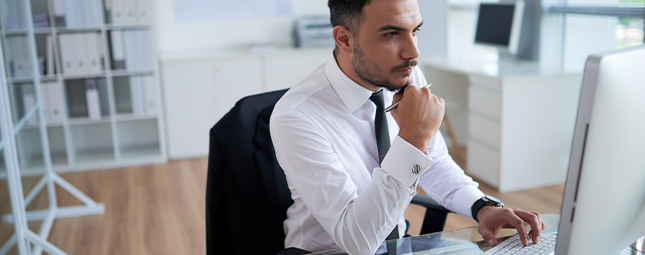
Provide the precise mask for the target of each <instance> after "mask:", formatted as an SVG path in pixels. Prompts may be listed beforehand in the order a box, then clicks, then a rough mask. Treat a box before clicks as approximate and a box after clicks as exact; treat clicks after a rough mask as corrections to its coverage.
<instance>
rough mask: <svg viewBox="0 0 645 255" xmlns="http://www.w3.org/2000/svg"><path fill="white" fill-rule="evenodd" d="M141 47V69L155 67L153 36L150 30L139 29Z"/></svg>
mask: <svg viewBox="0 0 645 255" xmlns="http://www.w3.org/2000/svg"><path fill="white" fill-rule="evenodd" d="M139 39H140V41H139V43H138V45H139V49H140V52H141V54H140V57H141V69H144V70H152V69H153V68H154V63H153V58H154V56H153V55H152V37H151V35H150V30H147V29H143V30H139Z"/></svg>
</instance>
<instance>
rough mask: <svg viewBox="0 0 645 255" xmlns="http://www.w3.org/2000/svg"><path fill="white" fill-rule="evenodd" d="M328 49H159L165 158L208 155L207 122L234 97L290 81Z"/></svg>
mask: <svg viewBox="0 0 645 255" xmlns="http://www.w3.org/2000/svg"><path fill="white" fill-rule="evenodd" d="M331 51H332V49H331V48H324V49H306V50H303V49H290V50H279V51H275V52H267V53H242V52H239V53H235V52H233V53H232V52H224V53H222V52H218V53H197V54H190V53H174V54H165V55H162V57H161V69H162V79H163V91H164V93H163V95H164V106H165V112H166V127H167V128H166V130H167V140H168V156H169V158H170V159H182V158H194V157H205V156H207V155H208V142H209V136H208V134H209V133H208V132H209V130H210V128H211V127H212V126H213V125H215V123H217V121H218V120H219V119H220V118H221V117H222V116H224V115H225V114H226V113H227V112H228V111H229V110H230V109H231V108H232V107H233V106H234V105H235V103H236V102H237V101H238V100H240V99H242V98H243V97H245V96H249V95H253V94H258V93H262V92H268V91H274V90H280V89H285V88H289V87H291V86H293V85H295V84H296V83H298V81H300V80H302V79H303V78H304V77H305V76H307V75H308V74H309V73H311V71H313V70H314V69H315V68H316V67H317V66H319V65H321V64H322V63H324V62H325V61H326V60H327V59H328V58H329V56H331Z"/></svg>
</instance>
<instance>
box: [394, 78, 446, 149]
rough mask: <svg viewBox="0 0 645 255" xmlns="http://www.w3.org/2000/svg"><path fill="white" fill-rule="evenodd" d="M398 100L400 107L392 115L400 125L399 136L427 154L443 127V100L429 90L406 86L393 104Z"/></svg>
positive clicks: (395, 97)
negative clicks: (430, 144) (433, 138)
mask: <svg viewBox="0 0 645 255" xmlns="http://www.w3.org/2000/svg"><path fill="white" fill-rule="evenodd" d="M398 100H401V102H400V103H399V106H397V108H395V109H394V110H392V111H390V113H392V117H394V120H395V121H396V123H397V124H398V125H399V128H400V131H399V136H400V137H401V138H403V140H405V141H407V142H408V143H410V144H412V145H414V147H417V148H418V149H419V150H420V151H422V152H424V153H425V151H426V148H427V147H428V144H429V143H430V141H431V140H432V137H434V135H435V134H436V133H437V131H438V130H439V127H440V126H441V121H442V120H443V115H444V102H443V99H441V98H439V97H437V96H435V95H433V94H432V93H430V90H429V89H427V88H418V87H416V86H406V87H405V91H404V92H403V93H402V94H396V95H394V99H393V102H396V101H398Z"/></svg>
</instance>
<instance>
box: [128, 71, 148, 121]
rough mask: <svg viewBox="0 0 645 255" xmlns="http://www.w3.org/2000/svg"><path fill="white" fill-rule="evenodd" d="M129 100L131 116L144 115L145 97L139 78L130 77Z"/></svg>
mask: <svg viewBox="0 0 645 255" xmlns="http://www.w3.org/2000/svg"><path fill="white" fill-rule="evenodd" d="M130 99H131V100H132V114H133V115H136V116H143V115H145V95H144V91H143V79H142V77H141V76H130Z"/></svg>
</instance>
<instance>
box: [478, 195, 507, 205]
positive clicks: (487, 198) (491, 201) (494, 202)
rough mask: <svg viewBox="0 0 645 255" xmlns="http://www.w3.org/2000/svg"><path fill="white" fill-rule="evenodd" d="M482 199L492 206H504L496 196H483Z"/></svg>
mask: <svg viewBox="0 0 645 255" xmlns="http://www.w3.org/2000/svg"><path fill="white" fill-rule="evenodd" d="M482 200H484V201H485V202H486V204H487V205H492V206H497V207H504V203H502V201H501V200H499V199H497V198H496V197H493V196H488V195H486V196H484V197H482Z"/></svg>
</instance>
